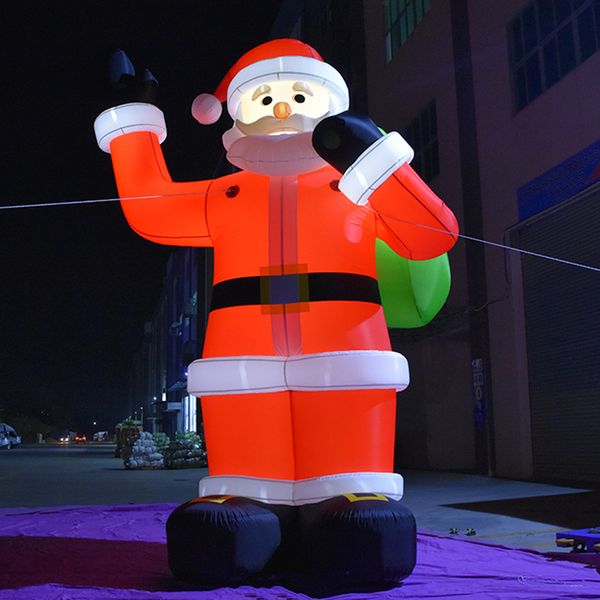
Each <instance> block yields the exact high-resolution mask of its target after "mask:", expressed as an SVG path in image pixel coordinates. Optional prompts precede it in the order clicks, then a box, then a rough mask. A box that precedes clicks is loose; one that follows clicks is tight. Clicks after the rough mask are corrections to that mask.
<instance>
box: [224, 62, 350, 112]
mask: <svg viewBox="0 0 600 600" xmlns="http://www.w3.org/2000/svg"><path fill="white" fill-rule="evenodd" d="M288 79H290V80H296V79H298V80H300V81H313V82H314V83H318V84H320V85H323V86H325V87H326V88H327V89H328V91H329V94H330V97H331V110H330V114H338V113H341V112H343V111H345V110H347V109H348V106H349V105H350V100H349V92H348V86H347V85H346V82H345V81H344V78H343V77H342V76H341V75H340V74H339V73H338V71H337V70H336V69H334V68H333V67H332V66H331V65H329V64H327V63H326V62H323V61H320V60H318V59H316V58H310V57H308V56H280V57H279V58H269V59H267V60H260V61H258V62H255V63H252V64H251V65H248V66H247V67H245V68H243V69H241V70H240V72H239V73H238V74H237V75H236V76H235V77H234V78H233V79H232V80H231V83H230V84H229V87H228V88H227V110H228V111H229V114H230V115H231V117H232V118H233V119H235V118H236V116H237V110H238V107H239V104H240V99H241V97H242V94H244V92H247V91H248V90H250V89H253V88H255V87H258V86H259V85H261V84H263V83H267V82H269V81H273V80H288Z"/></svg>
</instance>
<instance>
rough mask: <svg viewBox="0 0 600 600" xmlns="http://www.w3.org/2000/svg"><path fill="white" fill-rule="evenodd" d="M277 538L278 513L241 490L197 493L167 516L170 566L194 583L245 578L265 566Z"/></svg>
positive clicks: (230, 582) (232, 581)
mask: <svg viewBox="0 0 600 600" xmlns="http://www.w3.org/2000/svg"><path fill="white" fill-rule="evenodd" d="M280 543H281V528H280V524H279V518H278V517H277V515H276V514H275V513H274V512H273V511H272V510H270V509H269V508H268V505H266V504H262V503H260V502H255V501H253V500H249V499H247V498H242V497H239V496H206V497H204V498H195V499H194V500H190V501H188V502H186V503H185V504H182V505H181V506H179V507H177V508H176V509H175V510H174V511H173V512H172V513H171V515H170V516H169V519H168V521H167V548H168V554H169V566H170V567H171V571H172V572H173V574H174V575H175V577H177V578H178V579H181V580H183V581H187V582H192V583H200V584H204V585H211V584H226V585H239V584H241V583H244V582H246V581H247V580H249V579H250V578H252V577H253V576H255V575H258V574H259V573H261V572H262V571H263V570H264V569H265V567H266V565H267V564H268V563H269V562H270V561H271V560H272V559H273V557H274V555H275V553H276V551H277V549H278V548H279V546H280Z"/></svg>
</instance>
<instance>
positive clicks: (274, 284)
mask: <svg viewBox="0 0 600 600" xmlns="http://www.w3.org/2000/svg"><path fill="white" fill-rule="evenodd" d="M324 300H352V301H355V302H372V303H374V304H381V298H380V297H379V287H378V285H377V280H376V279H374V278H373V277H368V276H366V275H356V274H353V273H297V274H289V275H265V276H261V277H239V278H238V279H227V280H225V281H221V282H220V283H217V284H216V285H215V286H214V287H213V293H212V303H211V307H210V309H211V310H217V309H218V308H228V307H230V306H246V305H249V304H263V305H264V304H293V303H296V302H322V301H324Z"/></svg>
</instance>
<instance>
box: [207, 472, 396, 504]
mask: <svg viewBox="0 0 600 600" xmlns="http://www.w3.org/2000/svg"><path fill="white" fill-rule="evenodd" d="M360 493H371V494H383V495H384V496H387V497H388V498H392V499H394V500H400V499H401V498H402V494H403V493H404V480H403V479H402V475H399V474H398V473H340V474H339V475H326V476H324V477H313V478H310V479H300V480H298V481H292V480H286V479H260V478H258V477H244V476H239V475H223V476H221V475H218V476H209V477H204V479H201V480H200V484H199V486H198V494H199V496H200V497H203V496H218V495H231V496H243V497H244V498H250V499H252V500H258V501H260V502H266V503H267V504H288V505H291V506H302V505H303V504H314V503H316V502H321V501H323V500H327V498H333V497H334V496H341V495H342V494H360Z"/></svg>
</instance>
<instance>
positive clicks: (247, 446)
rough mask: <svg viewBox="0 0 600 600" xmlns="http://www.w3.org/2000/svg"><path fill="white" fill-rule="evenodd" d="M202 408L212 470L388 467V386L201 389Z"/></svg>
mask: <svg viewBox="0 0 600 600" xmlns="http://www.w3.org/2000/svg"><path fill="white" fill-rule="evenodd" d="M202 415H203V419H204V425H205V434H206V444H207V451H208V456H209V469H210V475H213V476H214V475H246V476H251V477H259V478H271V479H286V480H300V479H306V478H309V477H320V476H323V475H332V474H337V473H355V472H392V471H393V462H394V437H395V433H394V432H395V424H396V392H395V391H394V390H351V391H348V390H343V391H331V392H329V391H318V392H276V393H270V394H240V395H227V396H205V397H203V398H202Z"/></svg>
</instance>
